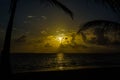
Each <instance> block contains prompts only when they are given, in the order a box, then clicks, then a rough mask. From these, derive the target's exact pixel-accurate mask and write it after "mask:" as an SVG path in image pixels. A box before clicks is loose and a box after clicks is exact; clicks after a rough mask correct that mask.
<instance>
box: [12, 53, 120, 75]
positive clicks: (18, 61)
mask: <svg viewBox="0 0 120 80" xmlns="http://www.w3.org/2000/svg"><path fill="white" fill-rule="evenodd" d="M11 66H12V72H13V73H22V72H29V71H30V72H31V71H59V70H60V71H61V70H71V69H83V68H95V67H113V66H117V67H119V66H120V54H116V53H115V54H114V53H113V54H112V53H110V54H109V53H108V54H79V53H73V54H72V53H70V54H69V53H16V54H11Z"/></svg>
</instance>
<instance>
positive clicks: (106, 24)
mask: <svg viewBox="0 0 120 80" xmlns="http://www.w3.org/2000/svg"><path fill="white" fill-rule="evenodd" d="M91 28H92V29H94V34H95V35H96V37H97V42H98V43H100V44H104V43H105V40H106V38H105V36H104V35H105V33H108V32H109V33H110V32H115V33H114V38H116V39H117V36H116V35H117V34H118V33H119V32H120V23H117V22H113V21H108V20H94V21H89V22H87V23H85V24H84V25H83V26H82V27H81V29H80V30H79V31H78V33H83V32H84V31H85V30H88V29H91Z"/></svg>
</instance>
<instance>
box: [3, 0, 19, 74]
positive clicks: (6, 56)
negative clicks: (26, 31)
mask: <svg viewBox="0 0 120 80" xmlns="http://www.w3.org/2000/svg"><path fill="white" fill-rule="evenodd" d="M11 1H12V0H11ZM16 6H17V0H14V1H13V3H12V7H11V14H10V18H9V23H8V26H7V30H6V35H5V40H4V45H3V51H2V54H1V64H2V65H1V66H2V72H3V74H5V75H9V74H10V73H11V66H10V43H11V35H12V27H13V22H14V17H15V12H16Z"/></svg>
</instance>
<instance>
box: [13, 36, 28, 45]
mask: <svg viewBox="0 0 120 80" xmlns="http://www.w3.org/2000/svg"><path fill="white" fill-rule="evenodd" d="M26 38H27V36H26V35H22V36H20V37H19V38H17V39H15V42H16V43H23V42H26Z"/></svg>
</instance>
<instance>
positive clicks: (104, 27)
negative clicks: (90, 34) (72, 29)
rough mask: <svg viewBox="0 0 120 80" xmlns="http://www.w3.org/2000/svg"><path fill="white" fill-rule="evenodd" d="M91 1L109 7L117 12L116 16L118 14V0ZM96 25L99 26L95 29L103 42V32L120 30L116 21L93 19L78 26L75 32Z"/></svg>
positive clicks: (119, 2) (119, 5) (119, 1)
mask: <svg viewBox="0 0 120 80" xmlns="http://www.w3.org/2000/svg"><path fill="white" fill-rule="evenodd" d="M93 1H94V2H96V3H99V4H103V5H104V6H107V7H108V8H111V9H112V10H113V11H114V12H115V13H117V14H118V16H120V0H93ZM96 26H98V27H100V28H99V29H96V31H95V33H96V35H97V37H98V39H99V40H100V42H103V40H104V38H105V37H104V33H105V32H106V31H111V30H116V31H117V32H118V30H119V31H120V24H119V23H117V22H113V21H107V20H94V21H89V22H87V23H85V24H84V26H82V28H80V29H79V31H78V32H77V33H82V31H84V30H87V29H89V28H94V27H96ZM82 35H83V33H82ZM84 39H85V34H84ZM102 39H103V40H102Z"/></svg>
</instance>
